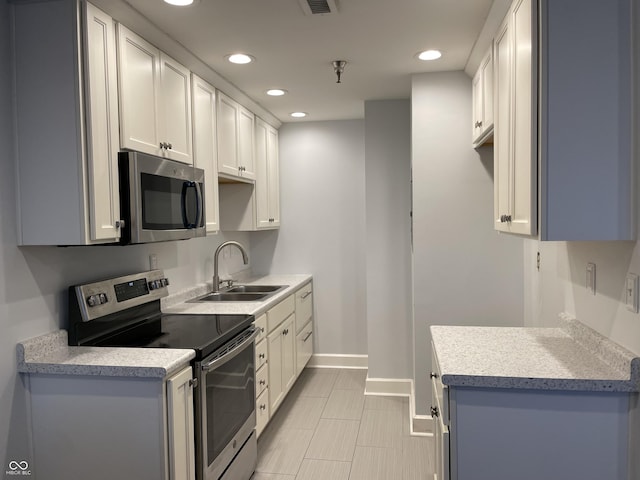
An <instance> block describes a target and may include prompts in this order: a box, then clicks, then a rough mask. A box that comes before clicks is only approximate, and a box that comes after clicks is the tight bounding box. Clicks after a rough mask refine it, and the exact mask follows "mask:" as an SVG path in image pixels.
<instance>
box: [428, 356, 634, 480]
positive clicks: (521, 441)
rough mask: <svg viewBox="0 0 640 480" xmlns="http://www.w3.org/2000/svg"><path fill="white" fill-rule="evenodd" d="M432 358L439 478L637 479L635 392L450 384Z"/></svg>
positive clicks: (445, 479)
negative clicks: (448, 385)
mask: <svg viewBox="0 0 640 480" xmlns="http://www.w3.org/2000/svg"><path fill="white" fill-rule="evenodd" d="M432 348H433V347H432ZM432 362H433V363H432V365H433V372H432V374H431V379H432V389H433V390H432V391H433V395H432V404H431V414H432V418H433V421H434V440H435V454H436V455H435V457H436V461H435V478H436V480H478V479H491V480H513V479H518V480H540V479H550V480H551V479H553V480H561V479H563V480H564V479H580V480H602V479H605V478H606V479H608V480H609V479H610V480H632V479H636V478H638V477H637V475H636V474H635V473H634V470H633V469H634V467H633V466H632V465H633V462H634V460H633V454H631V453H630V452H632V450H633V448H630V444H632V442H633V440H630V439H632V438H633V433H632V431H633V428H634V427H633V426H632V423H631V422H632V420H630V413H629V412H631V411H633V405H635V404H637V397H638V394H637V393H634V394H629V393H624V392H621V393H614V392H588V391H558V390H525V389H515V388H513V389H512V388H479V387H447V386H446V385H443V384H442V382H441V377H440V371H439V368H438V361H437V358H436V356H435V355H434V357H433V359H432ZM635 428H636V429H637V427H635Z"/></svg>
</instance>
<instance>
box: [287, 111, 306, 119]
mask: <svg viewBox="0 0 640 480" xmlns="http://www.w3.org/2000/svg"><path fill="white" fill-rule="evenodd" d="M289 115H291V116H292V117H293V118H303V117H306V116H307V114H306V113H305V112H293V113H290V114H289Z"/></svg>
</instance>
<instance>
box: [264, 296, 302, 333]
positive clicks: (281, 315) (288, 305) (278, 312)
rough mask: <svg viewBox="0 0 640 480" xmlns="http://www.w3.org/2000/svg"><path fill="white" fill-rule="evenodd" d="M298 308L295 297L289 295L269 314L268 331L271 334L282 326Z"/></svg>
mask: <svg viewBox="0 0 640 480" xmlns="http://www.w3.org/2000/svg"><path fill="white" fill-rule="evenodd" d="M295 308H296V302H295V299H294V296H293V295H289V296H288V297H287V298H285V299H284V300H283V301H281V302H280V303H279V304H277V305H276V306H275V307H273V308H272V309H270V310H269V311H268V312H267V325H268V326H269V328H268V329H267V332H268V333H271V332H272V331H273V330H274V329H275V328H276V327H277V326H278V325H280V324H281V323H282V322H283V321H284V320H285V319H286V318H287V317H288V316H289V315H291V314H292V313H293V312H294V310H295Z"/></svg>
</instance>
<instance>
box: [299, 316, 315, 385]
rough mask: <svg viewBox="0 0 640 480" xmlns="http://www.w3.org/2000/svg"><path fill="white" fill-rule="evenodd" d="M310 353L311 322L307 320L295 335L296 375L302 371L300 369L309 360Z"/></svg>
mask: <svg viewBox="0 0 640 480" xmlns="http://www.w3.org/2000/svg"><path fill="white" fill-rule="evenodd" d="M296 321H297V319H296ZM312 354H313V324H312V323H311V320H309V321H308V322H307V324H306V325H305V326H304V327H303V328H302V331H301V332H300V333H299V334H298V336H297V337H296V377H297V376H299V375H300V374H301V373H302V370H303V369H304V367H305V366H306V365H307V362H309V359H310V358H311V355H312Z"/></svg>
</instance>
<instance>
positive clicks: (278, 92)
mask: <svg viewBox="0 0 640 480" xmlns="http://www.w3.org/2000/svg"><path fill="white" fill-rule="evenodd" d="M286 93H287V91H286V90H282V89H281V88H272V89H271V90H267V95H271V96H272V97H281V96H282V95H285V94H286Z"/></svg>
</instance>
